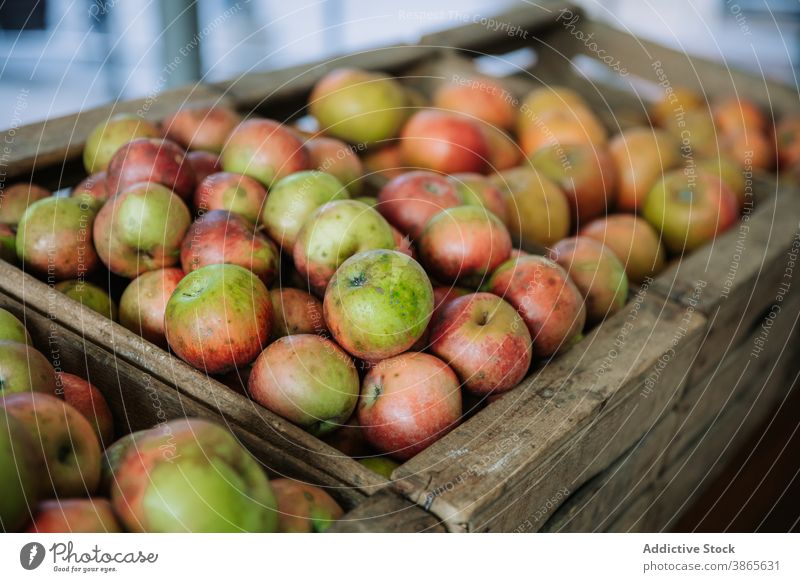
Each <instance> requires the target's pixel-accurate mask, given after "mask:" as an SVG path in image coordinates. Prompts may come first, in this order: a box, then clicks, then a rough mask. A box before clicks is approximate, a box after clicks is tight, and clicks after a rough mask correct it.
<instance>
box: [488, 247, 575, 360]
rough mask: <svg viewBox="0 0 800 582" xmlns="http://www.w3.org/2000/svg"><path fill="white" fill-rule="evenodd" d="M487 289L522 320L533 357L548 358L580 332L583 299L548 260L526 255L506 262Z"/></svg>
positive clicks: (560, 269)
mask: <svg viewBox="0 0 800 582" xmlns="http://www.w3.org/2000/svg"><path fill="white" fill-rule="evenodd" d="M488 287H489V290H490V291H491V292H492V293H494V294H495V295H498V296H500V297H502V298H503V299H505V300H506V301H508V302H509V303H511V305H513V306H514V307H515V308H516V310H517V311H518V312H519V314H520V315H521V316H522V319H524V320H525V324H526V325H527V326H528V331H529V332H530V334H531V339H532V340H533V356H534V357H536V358H548V357H550V356H552V355H553V354H555V353H557V352H558V351H559V350H562V349H564V348H566V347H569V346H570V345H572V342H573V341H574V340H575V338H576V337H577V336H578V335H579V334H580V333H581V332H582V331H583V326H584V324H585V323H586V308H585V307H584V304H583V296H582V295H581V292H580V291H578V288H577V287H576V286H575V283H573V282H572V280H571V279H570V278H569V276H568V275H567V273H566V271H564V269H562V268H561V267H560V266H559V265H558V264H557V263H555V262H553V261H551V260H550V259H547V258H545V257H539V256H534V255H529V256H526V257H520V258H517V259H511V260H509V261H506V262H505V263H503V264H502V265H500V267H498V269H497V270H496V271H495V273H494V275H492V278H491V279H490V280H489V285H488Z"/></svg>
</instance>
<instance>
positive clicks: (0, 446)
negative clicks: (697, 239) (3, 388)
mask: <svg viewBox="0 0 800 582" xmlns="http://www.w3.org/2000/svg"><path fill="white" fill-rule="evenodd" d="M36 451H37V449H36V443H34V442H33V441H32V440H31V438H30V435H28V433H27V431H26V430H25V426H24V425H23V424H22V423H21V422H20V421H19V420H17V419H16V418H14V417H13V416H11V415H9V414H0V475H3V494H2V495H0V531H4V532H13V531H19V529H20V528H22V527H23V526H24V525H25V523H26V522H27V521H28V520H29V519H30V515H31V509H32V508H33V507H34V506H35V505H36V502H37V500H38V497H39V493H38V489H39V488H38V485H39V481H40V479H41V474H42V472H43V471H44V467H43V466H42V462H41V458H40V457H39V455H37V454H36Z"/></svg>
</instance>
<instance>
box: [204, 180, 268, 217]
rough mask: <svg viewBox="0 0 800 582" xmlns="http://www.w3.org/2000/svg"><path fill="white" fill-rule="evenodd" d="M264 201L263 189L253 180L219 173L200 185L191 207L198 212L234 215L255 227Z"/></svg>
mask: <svg viewBox="0 0 800 582" xmlns="http://www.w3.org/2000/svg"><path fill="white" fill-rule="evenodd" d="M266 199H267V190H266V189H265V188H264V186H262V185H261V184H260V183H259V182H258V181H256V180H254V179H253V178H250V177H248V176H242V175H241V174H230V173H228V172H220V173H217V174H211V175H210V176H208V177H207V178H206V179H205V180H203V181H202V182H200V185H199V186H198V187H197V190H195V193H194V207H195V208H196V209H197V210H198V211H202V212H208V211H209V210H227V211H228V212H236V213H237V214H239V215H241V216H242V217H244V218H246V219H247V220H249V221H250V222H252V223H253V224H256V223H257V222H258V217H259V216H260V215H261V209H262V208H263V207H264V201H265V200H266Z"/></svg>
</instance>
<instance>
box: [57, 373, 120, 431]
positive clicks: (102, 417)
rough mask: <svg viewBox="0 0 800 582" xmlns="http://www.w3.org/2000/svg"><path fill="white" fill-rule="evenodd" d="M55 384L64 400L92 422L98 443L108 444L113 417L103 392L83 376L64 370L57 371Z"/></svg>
mask: <svg viewBox="0 0 800 582" xmlns="http://www.w3.org/2000/svg"><path fill="white" fill-rule="evenodd" d="M57 384H58V388H57V391H58V392H59V394H60V395H61V397H62V398H63V399H64V401H65V402H66V403H67V404H69V405H71V406H72V407H73V408H74V409H75V410H77V411H78V412H80V413H81V414H82V415H83V416H84V418H86V420H88V421H89V422H90V423H91V424H92V427H93V428H94V432H95V434H96V435H97V438H98V440H99V442H100V445H101V446H103V445H106V446H107V445H110V444H111V442H112V439H113V438H114V418H113V416H111V409H110V408H109V407H108V403H107V402H106V399H105V397H104V396H103V393H102V392H100V390H98V389H97V388H95V387H94V386H93V385H92V384H91V383H90V382H88V381H86V380H84V379H83V378H81V377H79V376H76V375H74V374H67V373H66V372H58V381H57Z"/></svg>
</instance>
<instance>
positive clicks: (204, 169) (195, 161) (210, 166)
mask: <svg viewBox="0 0 800 582" xmlns="http://www.w3.org/2000/svg"><path fill="white" fill-rule="evenodd" d="M186 159H187V160H188V162H189V165H190V166H192V170H194V179H195V182H197V183H198V184H200V182H202V181H203V180H205V179H206V178H208V177H209V176H210V175H211V174H218V173H219V172H221V171H222V163H221V162H220V160H219V156H218V155H216V154H212V153H209V152H201V151H195V152H188V153H187V154H186Z"/></svg>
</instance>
